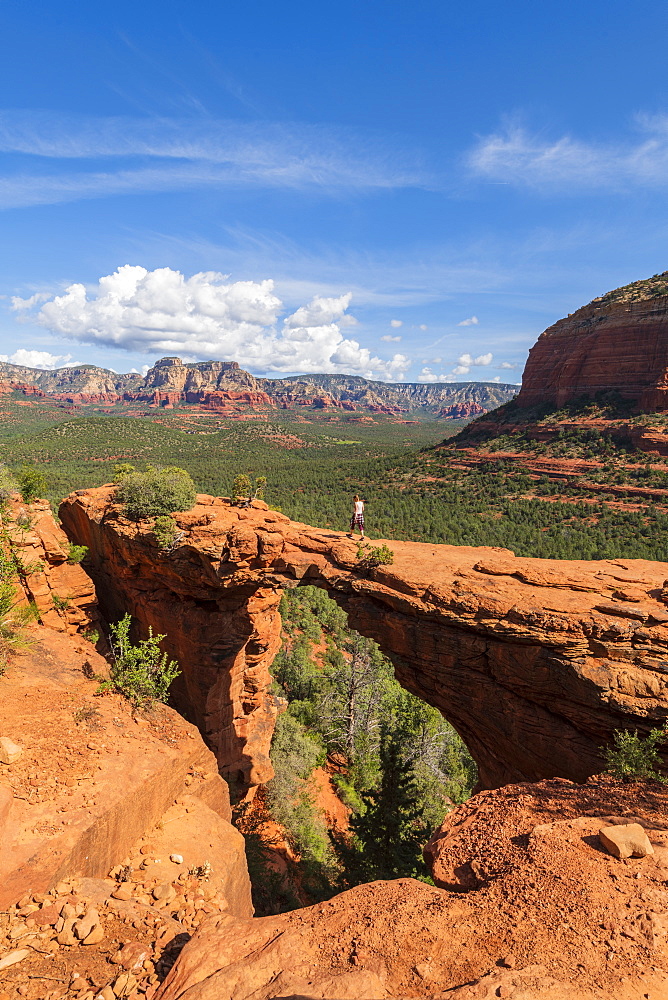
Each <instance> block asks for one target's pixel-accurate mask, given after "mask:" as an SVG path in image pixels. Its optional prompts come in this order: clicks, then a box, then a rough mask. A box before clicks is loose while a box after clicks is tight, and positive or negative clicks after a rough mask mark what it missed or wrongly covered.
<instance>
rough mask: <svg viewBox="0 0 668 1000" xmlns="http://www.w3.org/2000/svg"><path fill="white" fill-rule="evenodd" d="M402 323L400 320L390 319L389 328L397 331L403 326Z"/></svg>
mask: <svg viewBox="0 0 668 1000" xmlns="http://www.w3.org/2000/svg"><path fill="white" fill-rule="evenodd" d="M403 325H404V322H403V320H401V319H391V320H390V326H393V327H394V329H395V330H398V329H399V327H400V326H403Z"/></svg>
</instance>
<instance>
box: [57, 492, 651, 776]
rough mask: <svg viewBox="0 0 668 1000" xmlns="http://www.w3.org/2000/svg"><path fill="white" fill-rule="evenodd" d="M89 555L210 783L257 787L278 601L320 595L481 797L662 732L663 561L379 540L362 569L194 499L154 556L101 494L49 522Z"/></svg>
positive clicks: (140, 530)
mask: <svg viewBox="0 0 668 1000" xmlns="http://www.w3.org/2000/svg"><path fill="white" fill-rule="evenodd" d="M60 514H61V518H62V521H63V525H64V527H65V530H66V531H67V532H68V535H69V537H70V538H72V539H73V540H76V541H77V542H79V543H83V544H86V545H88V546H89V547H90V550H91V556H92V560H91V572H92V575H93V577H94V579H95V581H96V583H97V585H98V593H99V596H100V600H101V603H102V606H103V609H104V611H105V612H106V614H107V616H109V617H113V618H117V617H120V615H121V614H123V613H124V612H125V611H130V612H131V613H132V614H133V615H134V616H135V617H136V618H138V619H139V621H140V623H141V627H142V628H143V629H144V630H145V629H147V628H148V626H149V625H151V626H153V628H154V629H155V630H157V631H159V632H161V633H167V635H168V636H169V638H168V640H167V641H166V648H167V649H168V650H169V652H170V653H171V654H172V655H175V656H176V657H177V658H178V659H179V662H180V663H181V666H182V669H183V679H182V682H181V684H180V686H178V687H177V688H176V691H175V695H176V698H177V702H178V704H179V705H180V707H181V708H182V711H183V712H184V713H185V714H186V715H187V717H188V718H191V719H193V720H195V721H196V722H197V725H198V726H199V728H200V730H201V731H202V732H203V733H204V734H205V735H206V738H207V740H208V741H209V742H210V745H211V746H212V747H213V748H214V750H215V753H216V756H217V758H218V761H219V764H220V766H221V768H222V770H223V771H224V773H226V774H228V775H229V776H231V777H232V778H233V779H236V780H237V781H240V782H242V783H243V782H245V783H248V784H251V785H253V784H256V783H259V782H263V781H265V780H266V779H267V777H268V776H269V775H270V774H271V770H270V765H269V762H268V758H267V749H268V747H269V741H270V739H271V732H272V727H273V719H274V716H275V713H276V710H277V707H276V706H275V705H274V704H273V702H272V699H271V698H269V696H268V694H267V689H268V684H269V667H270V665H271V662H272V659H273V656H274V653H275V651H276V649H277V648H278V643H279V632H280V622H279V618H278V611H277V605H278V600H279V597H280V592H281V589H282V588H283V587H285V586H288V587H290V586H295V585H297V584H298V583H300V582H303V583H309V584H315V585H317V586H321V587H324V588H326V589H327V590H328V591H329V592H330V594H331V595H332V596H333V597H334V598H335V599H336V600H337V601H339V603H340V604H341V605H342V606H343V607H344V608H345V609H346V610H347V612H348V614H349V616H350V621H351V625H352V626H353V627H354V628H356V629H358V630H359V631H360V632H362V633H363V634H364V635H367V636H370V637H372V638H374V639H375V640H376V641H377V642H378V643H379V645H380V646H381V648H382V649H383V650H384V652H385V653H387V654H388V655H389V656H390V657H391V658H392V660H393V662H394V664H395V669H396V675H397V678H398V679H399V681H400V682H401V683H402V684H403V685H404V686H405V687H406V688H407V689H408V690H410V691H412V692H413V693H415V694H417V695H419V696H420V697H422V698H423V699H424V700H425V701H428V702H429V703H431V704H432V705H435V706H436V707H438V708H439V709H440V711H441V712H442V713H443V714H444V715H445V716H446V718H448V719H449V720H450V721H451V722H452V723H453V725H454V726H455V727H456V729H457V730H458V731H459V733H460V734H461V735H462V737H463V738H464V740H465V741H466V743H467V744H468V746H469V748H470V749H471V752H472V753H473V756H474V757H475V759H476V761H477V763H478V767H479V773H480V780H481V783H482V786H483V787H493V786H497V785H501V784H505V783H507V782H509V781H518V780H520V781H521V780H538V779H540V778H544V777H552V776H554V775H563V776H566V777H570V778H573V779H575V780H584V779H585V778H586V777H587V776H588V775H590V774H592V773H595V772H597V771H598V770H600V769H601V765H602V757H601V752H600V747H601V745H602V744H604V743H606V742H608V741H610V740H611V738H612V732H613V731H614V730H615V729H620V728H629V729H635V728H638V729H639V730H640V731H647V730H648V729H649V728H651V727H652V726H653V725H656V724H657V723H659V722H662V721H663V720H664V718H665V702H666V695H667V693H668V678H667V676H666V673H667V668H668V657H667V655H666V654H667V649H668V608H666V605H665V603H664V600H663V596H662V595H663V593H664V592H663V583H664V580H666V579H667V578H668V564H665V563H653V562H645V561H642V560H633V559H631V560H626V559H620V560H611V561H603V562H570V561H561V560H559V561H557V560H542V559H520V558H515V557H514V555H513V553H511V552H508V551H506V550H503V549H489V548H469V547H466V546H450V545H427V544H419V543H412V542H394V541H390V542H389V545H390V547H391V549H392V550H393V552H394V564H393V565H391V566H381V567H379V568H377V569H375V570H372V571H367V572H365V571H363V570H361V569H360V567H359V564H358V562H357V559H356V544H355V543H354V542H352V541H349V540H348V539H346V538H345V537H344V535H343V534H342V533H340V532H333V531H326V530H320V529H316V528H311V527H309V526H308V525H303V524H297V523H294V522H291V521H289V520H288V518H286V517H285V515H283V514H279V513H277V512H275V511H270V510H268V509H266V505H264V504H258V505H256V507H255V508H254V509H250V510H240V509H238V508H236V507H233V506H231V505H230V504H229V502H228V501H225V500H221V499H218V498H213V497H206V496H200V497H199V498H198V504H197V506H196V507H195V508H194V509H193V510H191V511H189V512H188V513H187V514H179V515H175V518H176V522H177V524H178V526H179V527H180V529H181V530H182V531H183V533H184V534H183V538H182V540H181V544H180V545H179V546H178V547H177V548H176V549H175V550H174V551H173V552H170V553H164V552H162V551H161V550H160V549H159V548H158V546H157V544H156V542H155V540H154V538H153V535H152V534H151V525H150V522H148V523H140V524H133V523H132V522H129V521H128V520H127V519H125V518H124V517H123V516H122V513H121V511H120V509H119V508H118V507H116V506H114V505H113V504H112V503H111V488H110V487H103V488H101V489H98V490H90V491H80V492H79V493H78V494H73V495H72V496H70V497H68V498H67V500H65V501H64V503H63V505H62V506H61V509H60Z"/></svg>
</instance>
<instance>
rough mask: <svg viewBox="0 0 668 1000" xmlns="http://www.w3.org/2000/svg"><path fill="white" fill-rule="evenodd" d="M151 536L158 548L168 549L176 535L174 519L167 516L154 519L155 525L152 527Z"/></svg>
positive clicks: (163, 515)
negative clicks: (153, 537) (152, 535)
mask: <svg viewBox="0 0 668 1000" xmlns="http://www.w3.org/2000/svg"><path fill="white" fill-rule="evenodd" d="M153 534H154V536H155V540H156V542H157V543H158V545H159V546H160V548H161V549H168V548H169V547H170V546H171V545H172V543H173V542H174V539H175V538H176V536H177V535H178V529H177V527H176V525H175V523H174V518H173V517H169V516H168V515H167V514H161V515H160V517H156V519H155V524H154V525H153Z"/></svg>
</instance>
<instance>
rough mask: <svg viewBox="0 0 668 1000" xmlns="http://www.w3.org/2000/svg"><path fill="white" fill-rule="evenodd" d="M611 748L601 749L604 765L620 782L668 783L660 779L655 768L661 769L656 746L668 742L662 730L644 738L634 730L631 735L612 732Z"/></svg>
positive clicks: (664, 779) (622, 730) (655, 730)
mask: <svg viewBox="0 0 668 1000" xmlns="http://www.w3.org/2000/svg"><path fill="white" fill-rule="evenodd" d="M613 739H614V746H612V747H604V748H603V752H604V755H605V759H606V762H607V764H608V771H609V772H610V773H611V774H612V775H613V776H614V777H615V778H618V779H619V780H620V781H661V782H662V783H664V784H666V783H668V779H667V778H664V777H662V775H661V774H659V772H658V768H659V767H662V766H663V761H662V759H661V756H660V754H659V747H660V746H661V744H662V743H663V744H665V743H666V740H667V739H668V732H666V730H665V729H651V730H650V732H649V735H648V736H646V737H642V736H638V731H637V730H636V731H635V732H633V733H631V732H629V731H628V730H626V729H616V730H615V732H614V735H613Z"/></svg>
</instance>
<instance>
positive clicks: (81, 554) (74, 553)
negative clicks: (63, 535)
mask: <svg viewBox="0 0 668 1000" xmlns="http://www.w3.org/2000/svg"><path fill="white" fill-rule="evenodd" d="M87 555H88V546H87V545H73V544H70V551H69V554H68V556H67V561H68V563H74V564H78V563H80V562H81V561H82V559H85V558H86V556H87Z"/></svg>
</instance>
